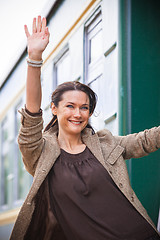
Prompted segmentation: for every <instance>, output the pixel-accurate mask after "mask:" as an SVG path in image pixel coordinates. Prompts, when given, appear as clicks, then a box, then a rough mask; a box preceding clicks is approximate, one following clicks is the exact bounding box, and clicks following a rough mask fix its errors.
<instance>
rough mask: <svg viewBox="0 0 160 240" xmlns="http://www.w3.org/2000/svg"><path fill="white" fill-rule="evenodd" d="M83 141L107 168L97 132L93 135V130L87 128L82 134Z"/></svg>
mask: <svg viewBox="0 0 160 240" xmlns="http://www.w3.org/2000/svg"><path fill="white" fill-rule="evenodd" d="M82 141H83V143H84V144H85V145H86V146H87V147H88V148H89V150H90V151H91V152H92V154H93V155H94V156H95V157H96V158H97V159H98V160H99V162H100V163H101V164H102V165H103V166H104V167H105V168H106V165H105V161H104V157H103V154H102V150H101V146H100V142H99V139H98V136H97V134H96V133H95V134H93V135H92V130H91V129H88V128H86V129H84V131H83V134H82Z"/></svg>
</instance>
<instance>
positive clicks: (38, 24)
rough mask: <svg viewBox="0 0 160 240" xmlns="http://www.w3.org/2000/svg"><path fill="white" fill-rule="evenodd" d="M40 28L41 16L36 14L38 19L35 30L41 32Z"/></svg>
mask: <svg viewBox="0 0 160 240" xmlns="http://www.w3.org/2000/svg"><path fill="white" fill-rule="evenodd" d="M41 28H42V23H41V16H38V21H37V32H41Z"/></svg>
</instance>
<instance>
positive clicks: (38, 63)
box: [26, 57, 43, 67]
mask: <svg viewBox="0 0 160 240" xmlns="http://www.w3.org/2000/svg"><path fill="white" fill-rule="evenodd" d="M26 60H27V64H28V65H29V66H32V67H41V66H42V64H43V60H40V61H36V60H32V59H30V58H28V57H27V58H26Z"/></svg>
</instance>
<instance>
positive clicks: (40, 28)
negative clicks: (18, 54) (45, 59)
mask: <svg viewBox="0 0 160 240" xmlns="http://www.w3.org/2000/svg"><path fill="white" fill-rule="evenodd" d="M24 29H25V33H26V37H27V44H28V54H29V55H30V54H31V55H33V56H42V53H43V51H44V50H45V48H46V46H47V45H48V43H49V31H48V27H46V18H43V19H42V20H41V17H40V16H38V19H37V21H36V18H34V19H33V25H32V34H30V33H29V31H28V27H27V26H26V25H25V26H24Z"/></svg>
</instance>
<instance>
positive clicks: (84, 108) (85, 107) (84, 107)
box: [81, 106, 89, 110]
mask: <svg viewBox="0 0 160 240" xmlns="http://www.w3.org/2000/svg"><path fill="white" fill-rule="evenodd" d="M81 109H83V110H88V109H89V108H88V107H87V106H83V107H82V108H81Z"/></svg>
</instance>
